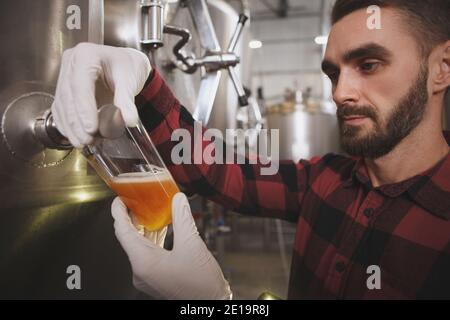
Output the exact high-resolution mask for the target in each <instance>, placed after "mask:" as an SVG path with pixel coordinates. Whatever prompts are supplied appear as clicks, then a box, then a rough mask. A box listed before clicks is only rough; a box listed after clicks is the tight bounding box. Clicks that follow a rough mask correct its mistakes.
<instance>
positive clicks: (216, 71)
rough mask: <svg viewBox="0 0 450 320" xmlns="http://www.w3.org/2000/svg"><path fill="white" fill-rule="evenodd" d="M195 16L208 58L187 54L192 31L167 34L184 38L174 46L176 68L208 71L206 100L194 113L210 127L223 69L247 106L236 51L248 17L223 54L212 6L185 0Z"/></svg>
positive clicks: (203, 92) (204, 85) (204, 90)
mask: <svg viewBox="0 0 450 320" xmlns="http://www.w3.org/2000/svg"><path fill="white" fill-rule="evenodd" d="M182 4H183V5H184V6H186V7H187V8H188V9H189V11H190V13H191V16H192V20H193V22H194V25H195V28H196V29H197V30H198V34H199V38H200V43H201V46H202V48H203V49H204V50H205V52H206V53H205V55H204V56H203V57H200V58H196V57H195V56H194V55H193V54H191V55H188V54H186V53H185V52H184V50H183V48H184V46H185V45H186V44H187V43H188V42H189V41H190V39H191V38H192V37H191V34H190V32H189V30H187V29H184V28H180V27H176V26H170V25H165V26H164V33H168V34H172V35H177V36H179V37H181V39H180V41H178V43H177V44H176V45H175V46H174V48H173V53H174V55H175V58H176V61H175V65H176V66H177V67H178V68H179V69H181V70H182V71H184V72H186V73H194V72H196V71H197V70H198V68H203V70H204V71H205V72H204V73H203V76H202V81H201V84H200V92H199V96H200V97H202V99H200V101H199V102H198V105H197V107H196V109H195V111H194V118H196V119H197V120H199V121H201V122H203V124H205V125H206V124H207V123H208V120H209V116H210V114H211V110H212V106H213V103H214V98H215V94H216V92H217V88H218V86H219V81H220V77H221V70H227V71H228V74H229V76H230V79H231V81H232V82H233V86H234V88H235V90H236V92H237V95H238V98H239V104H240V105H241V106H247V105H248V101H247V96H246V94H245V91H244V88H243V86H242V83H241V81H240V78H239V76H238V74H237V73H236V70H235V69H234V68H235V67H236V65H237V64H239V63H240V58H239V57H238V56H237V55H236V53H235V50H236V46H237V43H238V41H239V38H240V36H241V34H242V30H243V28H244V26H245V23H246V22H247V20H248V17H247V16H246V15H245V14H241V15H240V16H239V20H238V23H237V26H236V28H235V30H234V33H233V36H232V37H231V40H230V43H229V45H228V48H227V51H222V48H221V47H220V44H219V42H218V40H217V36H216V32H215V29H214V26H213V24H212V21H211V17H210V14H209V11H208V7H207V4H206V1H205V0H184V1H183V2H182Z"/></svg>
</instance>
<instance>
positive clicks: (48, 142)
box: [34, 109, 73, 150]
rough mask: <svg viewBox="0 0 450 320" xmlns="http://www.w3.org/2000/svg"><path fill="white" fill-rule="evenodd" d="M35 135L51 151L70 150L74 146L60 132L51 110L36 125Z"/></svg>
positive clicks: (38, 119) (39, 118)
mask: <svg viewBox="0 0 450 320" xmlns="http://www.w3.org/2000/svg"><path fill="white" fill-rule="evenodd" d="M34 135H35V137H36V138H37V139H38V140H39V141H40V142H41V143H42V145H43V146H45V147H47V148H49V149H56V150H69V149H72V148H73V146H72V144H70V142H69V140H68V139H67V138H66V137H64V136H63V135H62V134H61V133H60V132H59V130H58V128H57V127H56V124H55V120H54V119H53V115H52V112H51V110H50V109H49V110H47V111H45V112H44V114H42V116H40V117H38V118H37V119H36V121H35V123H34Z"/></svg>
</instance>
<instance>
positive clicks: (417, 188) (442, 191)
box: [344, 131, 450, 220]
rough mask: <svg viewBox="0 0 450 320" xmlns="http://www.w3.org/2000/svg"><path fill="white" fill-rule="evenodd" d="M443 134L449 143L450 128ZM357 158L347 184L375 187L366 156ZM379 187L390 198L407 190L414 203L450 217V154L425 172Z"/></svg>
mask: <svg viewBox="0 0 450 320" xmlns="http://www.w3.org/2000/svg"><path fill="white" fill-rule="evenodd" d="M444 136H445V138H446V139H447V142H448V144H449V145H450V131H446V132H444ZM355 160H356V162H355V166H354V167H353V170H352V174H351V177H350V178H349V179H348V180H347V181H346V182H344V185H345V186H350V185H353V184H354V183H360V184H362V185H363V186H364V187H365V188H367V189H368V190H370V189H372V183H371V181H370V179H369V176H368V173H367V169H366V166H365V163H364V159H363V158H358V159H355ZM376 189H377V190H379V191H380V192H381V193H383V194H384V195H386V196H388V197H391V198H396V197H398V196H400V195H402V194H404V193H407V194H408V196H409V197H410V198H411V199H412V200H413V201H414V202H415V203H417V204H418V205H420V206H422V207H423V208H424V209H426V210H427V211H429V212H431V213H432V214H434V215H436V216H439V217H441V218H444V219H446V220H450V154H449V155H447V157H445V158H444V159H442V160H441V161H439V163H438V164H436V165H435V166H434V167H433V168H431V169H429V170H427V171H426V172H424V173H421V174H419V175H417V176H414V177H412V178H409V179H407V180H405V181H401V182H398V183H393V184H388V185H383V186H381V187H378V188H376Z"/></svg>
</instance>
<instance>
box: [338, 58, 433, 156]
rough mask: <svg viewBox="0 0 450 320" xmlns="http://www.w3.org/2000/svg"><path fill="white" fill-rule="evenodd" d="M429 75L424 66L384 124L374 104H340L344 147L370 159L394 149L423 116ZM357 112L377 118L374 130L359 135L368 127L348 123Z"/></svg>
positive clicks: (373, 118)
mask: <svg viewBox="0 0 450 320" xmlns="http://www.w3.org/2000/svg"><path fill="white" fill-rule="evenodd" d="M427 79H428V69H427V68H426V67H425V66H422V67H421V69H420V71H419V76H418V77H417V80H416V82H415V83H414V84H413V85H412V86H411V88H410V89H409V91H408V93H407V94H406V95H405V96H404V97H403V98H402V99H401V100H400V102H399V104H398V105H397V107H395V108H394V109H393V111H392V112H391V114H390V115H389V117H388V118H387V121H386V125H385V127H384V128H383V127H382V126H381V124H380V118H379V116H378V114H377V112H376V111H375V110H374V109H373V108H372V107H368V106H361V107H357V106H348V105H347V106H346V105H343V106H341V107H338V111H337V116H338V120H339V129H340V133H341V144H342V148H343V149H344V151H345V152H347V153H348V154H349V155H352V156H361V157H365V158H369V159H377V158H380V157H382V156H384V155H386V154H388V153H389V152H391V151H392V150H393V149H394V148H395V147H396V146H397V145H398V144H399V143H400V142H401V141H402V140H403V139H404V138H405V137H406V136H408V135H409V134H410V133H411V131H412V130H413V129H414V128H416V127H417V126H418V125H419V123H420V122H421V121H422V119H423V115H424V112H425V107H426V103H427V101H428V92H427ZM355 115H356V116H365V117H367V118H369V119H371V120H372V121H373V123H374V127H373V129H372V131H371V132H370V133H367V134H365V135H364V136H361V137H358V135H359V134H360V132H361V131H362V130H364V129H363V128H362V127H359V126H353V125H346V124H345V122H344V117H348V116H355Z"/></svg>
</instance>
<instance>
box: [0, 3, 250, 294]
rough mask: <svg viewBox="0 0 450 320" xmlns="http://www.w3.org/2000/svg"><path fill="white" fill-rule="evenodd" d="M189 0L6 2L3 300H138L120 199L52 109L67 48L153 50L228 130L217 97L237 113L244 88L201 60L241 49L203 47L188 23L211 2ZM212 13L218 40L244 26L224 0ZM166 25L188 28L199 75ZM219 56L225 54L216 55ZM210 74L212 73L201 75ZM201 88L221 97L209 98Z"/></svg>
mask: <svg viewBox="0 0 450 320" xmlns="http://www.w3.org/2000/svg"><path fill="white" fill-rule="evenodd" d="M183 3H184V5H187V6H188V9H186V8H183V7H182V5H181V1H173V0H172V1H137V0H136V1H119V0H105V1H101V0H71V1H68V0H41V1H29V0H5V1H2V2H1V3H0V18H1V19H0V41H1V43H2V47H1V49H0V58H1V61H2V62H3V63H2V64H1V65H0V73H1V74H2V77H1V79H0V117H1V128H0V129H1V130H0V133H1V136H0V140H1V141H0V142H1V143H0V177H1V183H0V297H1V298H68V299H76V298H136V297H137V296H138V293H137V291H136V290H135V289H134V288H133V286H132V281H131V280H132V279H131V270H130V266H129V263H128V259H127V257H126V255H125V253H124V252H123V251H122V249H121V248H120V246H119V244H118V242H117V241H116V239H115V236H114V233H113V227H112V218H111V217H110V204H111V199H112V196H113V195H112V193H111V192H110V190H109V189H108V188H107V187H106V186H105V184H104V183H103V182H102V181H101V179H100V178H99V177H98V176H97V174H96V173H95V172H94V170H92V169H91V168H90V166H88V165H87V163H86V161H85V159H84V157H83V156H82V155H81V154H80V152H79V151H77V150H73V149H72V148H71V147H70V145H69V144H68V142H67V141H66V140H65V139H64V137H62V136H61V135H60V134H59V133H58V132H57V130H56V128H55V126H54V124H53V122H52V116H51V113H49V112H48V110H49V108H50V106H51V104H52V101H53V94H54V91H55V85H56V81H57V77H58V73H59V66H60V61H61V57H62V53H63V51H64V50H65V49H68V48H71V47H73V46H75V45H76V44H77V43H80V42H87V41H88V42H93V43H98V44H102V43H104V44H109V45H126V46H129V47H134V48H137V49H140V50H143V51H145V52H147V53H148V54H149V55H151V56H152V58H153V63H154V64H155V65H158V66H159V67H160V69H161V73H162V74H163V75H164V77H165V79H166V81H167V82H168V83H169V85H170V86H171V87H172V88H173V90H174V92H175V94H176V95H177V97H179V99H180V101H182V102H183V101H185V103H184V104H185V105H186V107H187V108H188V109H190V110H191V111H193V112H194V111H195V110H199V111H201V110H202V109H196V106H197V105H201V104H202V103H203V104H204V105H206V106H207V107H206V109H205V110H207V113H206V115H208V114H210V117H209V119H210V121H209V122H210V124H211V125H212V126H216V123H219V124H220V125H219V127H220V126H222V128H225V127H228V126H229V123H226V122H224V117H222V116H221V114H220V113H217V114H219V115H220V116H216V115H215V110H214V109H215V108H212V110H213V111H212V112H211V107H210V105H212V101H213V99H214V97H215V101H214V103H218V104H220V105H221V107H224V108H228V109H226V112H227V113H230V114H233V112H234V111H233V110H236V108H237V103H236V102H237V101H238V95H237V93H236V91H235V90H234V89H233V87H231V90H230V86H228V79H227V78H226V77H222V79H221V80H220V78H219V77H218V76H217V74H219V73H220V71H218V70H213V68H211V69H209V70H205V69H207V68H206V67H205V66H206V65H208V63H209V62H211V61H209V60H208V59H212V60H213V61H212V62H214V63H216V62H220V63H221V67H224V68H225V67H226V69H227V70H228V71H229V68H231V67H233V66H236V64H237V62H238V59H237V57H238V54H239V50H240V47H239V45H238V46H237V48H236V53H235V54H234V56H233V55H230V56H227V57H231V58H232V59H230V61H228V62H229V63H228V62H227V61H225V62H224V61H222V60H226V59H225V57H224V56H223V54H225V53H222V52H221V50H217V51H214V50H210V51H209V53H211V55H210V56H208V55H207V54H206V55H205V54H204V53H205V52H203V51H204V47H205V44H204V43H203V44H202V43H201V41H202V39H203V38H201V37H199V34H201V33H202V32H203V29H202V28H204V25H203V24H197V25H195V23H194V24H193V23H192V22H191V21H190V16H191V15H194V16H195V14H197V13H198V12H197V11H198V10H206V6H205V2H204V1H197V0H193V1H192V2H191V1H183ZM189 3H191V4H189ZM208 9H209V13H210V14H211V16H212V19H210V20H211V21H213V22H214V23H216V22H217V23H219V24H220V25H221V28H220V29H219V30H218V32H217V34H216V38H217V43H216V44H220V48H221V47H226V46H227V45H228V44H229V40H230V39H231V38H232V34H233V30H237V31H236V33H237V34H239V31H240V30H239V29H240V27H238V28H237V29H236V23H237V22H238V21H239V19H238V15H237V13H236V12H235V11H234V10H232V9H231V7H230V6H228V5H227V4H226V3H225V2H224V1H220V0H214V1H212V0H211V1H209V2H208ZM197 16H199V17H200V16H201V15H199V14H198V15H197ZM163 23H164V24H169V25H170V26H176V27H178V28H179V29H183V28H184V29H187V30H188V31H189V32H190V33H191V35H192V41H190V43H189V47H190V48H191V49H192V50H193V51H192V52H194V51H197V52H196V56H198V57H201V58H202V59H203V60H202V61H197V62H196V63H195V64H196V65H198V67H199V68H200V69H202V70H201V71H202V72H197V73H196V74H194V75H191V74H188V73H186V72H184V71H183V70H181V69H180V68H177V67H176V66H175V68H174V64H173V62H174V61H175V60H174V58H173V53H172V49H173V47H174V42H175V43H176V42H179V41H180V37H178V36H171V35H166V34H163V31H164V25H163ZM241 24H242V21H241ZM197 29H198V30H197ZM200 29H201V30H200ZM173 30H174V29H172V31H173ZM143 31H144V32H143ZM169 31H170V30H169ZM205 32H208V31H205ZM173 33H174V32H173ZM166 36H167V39H165V37H166ZM171 37H172V38H171ZM233 39H235V40H236V37H233ZM216 44H215V45H216ZM231 44H233V45H231ZM231 44H230V46H229V48H228V49H229V51H234V49H235V48H234V45H235V41H232V43H231ZM156 48H159V49H156ZM218 57H219V58H220V59H221V60H220V59H219V60H220V61H215V60H214V59H216V58H218ZM233 59H234V60H233ZM175 62H176V61H175ZM211 65H213V64H211V63H210V64H209V66H211ZM216 71H217V72H216ZM230 74H231V76H233V71H231V72H230ZM205 77H206V78H211V79H213V81H206V82H205V81H203V80H202V79H205ZM234 79H235V80H236V79H237V78H236V77H235V78H234ZM235 83H236V81H235ZM205 86H206V87H209V88H212V89H211V90H209V91H210V92H212V93H214V94H211V95H209V96H207V95H205V94H202V92H205V90H204V89H201V88H202V87H205ZM235 87H236V88H238V87H239V86H236V85H235ZM238 89H239V88H238ZM202 90H203V91H202ZM238 91H239V90H238ZM216 92H217V94H215V93H216ZM205 99H206V100H205ZM202 101H208V102H206V103H204V102H202ZM199 111H198V112H199ZM222 112H223V111H222ZM207 118H208V117H206V118H204V119H207ZM230 118H233V116H231V117H230ZM73 270H79V272H80V274H79V275H78V276H81V281H80V283H79V286H78V287H79V288H78V287H77V286H75V287H73V286H71V285H70V281H71V279H72V278H71V276H74V274H73Z"/></svg>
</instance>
